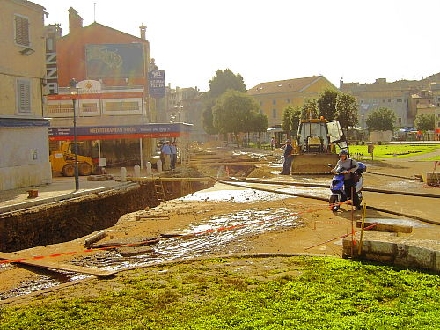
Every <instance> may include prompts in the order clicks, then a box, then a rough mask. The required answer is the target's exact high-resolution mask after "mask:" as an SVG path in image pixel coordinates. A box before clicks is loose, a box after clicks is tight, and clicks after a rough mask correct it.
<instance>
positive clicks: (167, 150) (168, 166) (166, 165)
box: [161, 141, 171, 171]
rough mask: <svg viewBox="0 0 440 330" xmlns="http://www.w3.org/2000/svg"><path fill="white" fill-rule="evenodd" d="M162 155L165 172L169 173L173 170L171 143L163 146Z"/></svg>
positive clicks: (166, 142)
mask: <svg viewBox="0 0 440 330" xmlns="http://www.w3.org/2000/svg"><path fill="white" fill-rule="evenodd" d="M161 153H162V154H163V157H164V160H165V162H164V164H163V170H164V171H169V170H171V147H170V141H165V143H164V144H163V146H162V149H161Z"/></svg>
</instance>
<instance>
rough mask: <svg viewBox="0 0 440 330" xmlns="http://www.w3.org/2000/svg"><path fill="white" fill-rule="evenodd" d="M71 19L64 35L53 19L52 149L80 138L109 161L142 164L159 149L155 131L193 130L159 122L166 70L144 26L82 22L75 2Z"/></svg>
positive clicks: (180, 133) (88, 150) (164, 135)
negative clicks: (134, 30)
mask: <svg viewBox="0 0 440 330" xmlns="http://www.w3.org/2000/svg"><path fill="white" fill-rule="evenodd" d="M69 24H70V33H69V34H67V35H65V36H61V29H59V27H56V26H55V27H49V30H50V32H51V34H50V35H51V36H53V40H51V42H48V50H47V52H48V54H47V58H48V59H50V61H49V60H48V63H47V66H48V76H49V75H50V85H49V86H50V89H49V91H48V94H49V95H48V96H47V99H48V104H47V108H46V109H45V112H44V114H45V116H46V117H49V118H51V124H50V131H49V135H50V136H49V137H50V140H51V141H52V142H53V143H51V145H50V147H51V149H58V147H57V145H56V143H59V142H61V141H66V140H73V139H74V138H76V139H77V141H78V142H79V143H80V144H81V146H80V150H82V152H83V154H84V155H87V156H91V157H93V158H94V159H96V160H98V159H99V160H103V159H104V160H105V161H104V163H105V164H106V165H107V166H112V165H113V166H126V165H135V164H139V165H141V167H143V166H144V162H145V161H148V159H149V158H151V156H152V155H153V154H154V153H155V151H156V148H157V142H156V139H176V138H178V137H179V138H181V139H183V138H184V137H185V136H187V135H188V131H189V129H190V125H186V124H183V123H170V122H165V123H158V122H157V119H158V117H159V114H158V104H159V103H160V99H162V98H164V97H165V71H163V70H158V68H157V66H156V64H155V62H154V59H151V58H150V43H149V41H148V40H146V35H145V33H146V26H140V27H139V28H140V37H136V36H133V35H130V34H127V33H123V32H120V31H117V30H115V29H113V28H111V27H108V26H104V25H101V24H99V23H97V22H94V23H92V24H91V25H89V26H83V20H82V18H81V17H80V16H79V15H78V13H77V12H76V10H74V9H73V8H70V9H69ZM53 62H55V63H56V65H55V66H54V65H53ZM49 73H50V74H49ZM72 82H73V83H72ZM75 126H76V129H75ZM75 131H76V134H75ZM54 143H55V144H54Z"/></svg>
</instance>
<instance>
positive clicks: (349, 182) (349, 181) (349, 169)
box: [332, 149, 360, 209]
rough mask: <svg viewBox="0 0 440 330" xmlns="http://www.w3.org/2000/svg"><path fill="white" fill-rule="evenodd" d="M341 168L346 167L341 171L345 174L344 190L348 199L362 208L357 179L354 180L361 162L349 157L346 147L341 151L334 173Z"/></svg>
mask: <svg viewBox="0 0 440 330" xmlns="http://www.w3.org/2000/svg"><path fill="white" fill-rule="evenodd" d="M339 168H343V169H344V171H342V172H341V173H343V174H344V191H345V195H346V196H347V199H351V200H352V202H353V205H355V206H356V208H357V209H360V203H359V198H358V195H357V194H356V181H355V180H354V174H355V172H356V170H357V169H358V168H359V164H358V162H357V161H356V160H354V159H352V158H350V157H349V155H348V151H347V150H345V149H342V150H341V151H340V152H339V160H338V162H337V163H336V166H335V168H334V169H333V170H332V173H336V171H337V170H338V169H339Z"/></svg>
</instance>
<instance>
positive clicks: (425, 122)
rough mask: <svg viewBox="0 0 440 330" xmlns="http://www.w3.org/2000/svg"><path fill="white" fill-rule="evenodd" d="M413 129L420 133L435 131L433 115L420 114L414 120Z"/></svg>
mask: <svg viewBox="0 0 440 330" xmlns="http://www.w3.org/2000/svg"><path fill="white" fill-rule="evenodd" d="M414 127H415V128H416V129H417V130H420V131H429V130H435V115H434V114H433V113H432V114H420V115H417V116H416V118H414Z"/></svg>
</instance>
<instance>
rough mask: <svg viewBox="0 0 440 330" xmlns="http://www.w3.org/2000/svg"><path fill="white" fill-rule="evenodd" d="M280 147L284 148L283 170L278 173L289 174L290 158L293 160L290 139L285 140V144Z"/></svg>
mask: <svg viewBox="0 0 440 330" xmlns="http://www.w3.org/2000/svg"><path fill="white" fill-rule="evenodd" d="M282 149H283V150H284V152H283V157H284V161H283V170H282V171H281V173H280V174H282V175H290V167H291V165H292V160H293V156H292V151H293V147H292V143H291V142H290V140H287V141H286V144H285V145H284V146H283V147H282Z"/></svg>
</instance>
